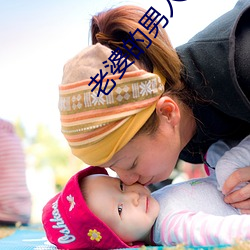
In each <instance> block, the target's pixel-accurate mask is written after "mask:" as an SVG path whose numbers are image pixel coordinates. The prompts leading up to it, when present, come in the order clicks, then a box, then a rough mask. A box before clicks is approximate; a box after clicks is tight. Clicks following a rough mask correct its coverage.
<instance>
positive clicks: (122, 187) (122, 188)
mask: <svg viewBox="0 0 250 250" xmlns="http://www.w3.org/2000/svg"><path fill="white" fill-rule="evenodd" d="M120 189H121V191H124V186H123V182H122V181H121V180H120Z"/></svg>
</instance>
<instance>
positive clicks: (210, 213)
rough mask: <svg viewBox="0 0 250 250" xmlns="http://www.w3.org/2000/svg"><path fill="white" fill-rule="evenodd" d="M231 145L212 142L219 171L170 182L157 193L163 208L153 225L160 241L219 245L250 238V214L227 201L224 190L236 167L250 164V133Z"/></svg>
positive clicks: (155, 238)
mask: <svg viewBox="0 0 250 250" xmlns="http://www.w3.org/2000/svg"><path fill="white" fill-rule="evenodd" d="M229 149H230V148H229V147H228V145H227V144H225V143H223V142H222V141H219V142H217V143H215V144H214V145H213V146H211V148H210V149H209V151H208V154H207V161H208V163H209V164H210V165H211V166H215V165H216V171H213V170H211V172H210V176H209V177H206V178H200V179H194V180H189V181H187V182H183V183H178V184H174V185H169V186H166V187H164V188H161V189H160V190H157V191H155V192H154V193H153V196H154V197H155V198H156V199H157V200H158V201H159V203H160V208H161V209H160V215H159V216H158V218H157V220H156V223H155V226H154V229H153V241H154V243H155V244H156V245H165V246H172V245H176V244H180V243H184V244H186V245H188V246H215V245H221V244H233V243H234V242H235V241H236V240H239V239H240V240H250V215H242V214H240V212H239V211H238V210H237V209H235V208H233V207H232V206H231V205H228V204H226V203H225V202H224V201H223V197H224V195H223V194H222V192H221V191H220V190H221V187H222V185H223V183H224V182H225V180H226V179H227V177H228V176H229V175H230V174H231V173H232V172H233V171H235V170H236V169H238V168H241V167H246V166H249V163H250V136H248V137H246V138H245V139H244V140H243V141H242V142H240V143H239V144H238V145H237V146H236V147H233V148H232V149H231V150H229ZM228 150H229V151H228ZM225 151H227V152H226V153H225V154H224V155H223V153H224V152H225ZM221 155H223V156H222V157H221ZM216 163H217V164H216Z"/></svg>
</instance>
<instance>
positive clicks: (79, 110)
mask: <svg viewBox="0 0 250 250" xmlns="http://www.w3.org/2000/svg"><path fill="white" fill-rule="evenodd" d="M112 53H114V52H113V51H111V50H110V49H109V48H107V47H105V46H103V45H101V44H96V45H92V46H90V47H88V48H86V49H84V50H83V51H81V52H80V53H79V54H78V55H76V56H75V57H74V58H73V59H71V60H70V61H69V62H68V63H67V64H66V65H65V67H64V74H63V81H62V84H61V85H60V86H59V93H60V98H59V110H60V114H61V125H62V133H63V134H64V136H65V138H66V139H67V141H68V143H69V145H70V147H71V150H72V152H73V154H74V155H76V156H77V157H78V158H80V159H81V160H83V162H85V163H86V164H89V165H95V166H97V165H100V164H103V163H105V162H107V161H108V160H110V159H111V158H112V156H113V155H114V154H115V153H116V152H117V151H119V150H120V149H121V148H122V147H123V146H125V145H126V144H127V143H128V142H129V141H130V140H131V139H132V138H133V136H134V135H135V134H136V133H137V132H138V131H139V129H140V128H141V127H142V126H143V125H144V124H145V122H146V121H147V120H148V118H149V117H150V116H151V114H152V113H153V111H154V110H155V106H156V103H157V101H158V99H159V97H160V96H161V95H162V93H163V92H164V85H163V84H164V83H165V81H164V80H161V78H160V77H159V75H158V74H153V73H149V72H146V71H144V70H139V69H138V68H137V67H136V66H135V65H134V64H131V65H130V66H129V67H128V68H127V69H126V73H124V74H123V73H122V74H121V73H120V74H119V72H118V74H111V73H110V72H108V71H109V70H107V69H106V68H107V66H105V64H104V63H105V61H106V62H107V59H108V58H109V57H110V55H111V54H112ZM129 64H130V61H128V60H127V65H129ZM112 66H113V65H112ZM116 67H118V66H116ZM101 70H102V72H108V74H107V75H106V76H105V77H104V79H103V81H102V85H103V86H104V85H105V83H106V81H107V80H109V83H108V87H107V89H106V93H107V92H109V94H108V95H105V94H103V93H102V92H100V93H98V87H96V88H95V89H94V91H92V90H93V88H94V87H95V84H94V83H93V84H90V82H91V77H92V79H93V78H95V76H96V75H97V74H98V73H100V72H101ZM102 74H103V75H104V73H102ZM100 77H101V73H100ZM100 77H99V78H96V80H97V79H100ZM112 80H114V81H115V83H116V86H115V85H114V84H113V82H112ZM89 84H90V85H89ZM113 86H115V87H114V88H113ZM111 88H113V89H112V90H111ZM98 95H99V96H98Z"/></svg>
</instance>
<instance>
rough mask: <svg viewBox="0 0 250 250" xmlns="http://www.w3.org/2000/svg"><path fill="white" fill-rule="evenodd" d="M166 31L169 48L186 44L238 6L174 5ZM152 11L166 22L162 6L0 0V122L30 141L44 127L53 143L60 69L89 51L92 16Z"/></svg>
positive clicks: (135, 0) (202, 1)
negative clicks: (19, 128)
mask: <svg viewBox="0 0 250 250" xmlns="http://www.w3.org/2000/svg"><path fill="white" fill-rule="evenodd" d="M171 2H172V5H173V13H174V14H173V17H172V18H171V19H170V20H169V24H168V26H167V27H166V28H165V29H166V31H167V33H168V34H169V37H170V40H171V42H172V44H173V46H174V47H176V46H178V45H181V44H183V43H185V42H186V41H188V40H189V39H190V38H191V37H192V36H193V35H195V34H196V33H197V32H199V31H200V30H202V29H203V28H205V27H206V26H207V25H208V24H209V23H210V22H211V21H213V20H214V19H216V18H217V17H219V16H220V15H222V14H223V13H225V12H226V11H228V10H230V9H231V8H233V6H234V5H235V3H236V2H237V0H186V1H179V2H177V1H174V0H171ZM125 4H134V5H139V6H142V7H144V8H145V9H146V10H147V9H149V7H151V6H152V7H154V8H155V9H156V10H157V11H159V12H160V13H161V15H165V16H166V17H169V7H168V4H167V1H166V0H154V1H153V0H151V1H149V0H130V1H126V0H123V1H117V0H91V1H89V0H43V1H41V0H36V1H34V0H9V1H3V0H0V86H1V88H0V118H3V119H6V120H9V121H11V122H15V121H16V120H17V119H20V120H21V121H22V123H23V125H24V127H25V129H26V132H27V133H28V134H29V135H34V133H35V132H36V127H37V124H44V125H45V126H47V127H48V129H49V130H50V131H51V132H52V133H53V134H54V135H55V136H57V137H58V138H62V134H61V132H60V117H59V111H58V85H59V84H60V83H61V79H62V72H63V65H64V64H65V63H66V62H67V60H69V59H70V58H71V57H73V56H74V55H75V54H77V53H78V52H79V51H81V50H82V49H83V48H85V47H87V46H89V45H90V44H91V41H90V39H89V22H90V19H91V16H92V15H94V14H96V13H98V12H100V11H102V10H104V9H106V8H111V7H115V6H119V5H125Z"/></svg>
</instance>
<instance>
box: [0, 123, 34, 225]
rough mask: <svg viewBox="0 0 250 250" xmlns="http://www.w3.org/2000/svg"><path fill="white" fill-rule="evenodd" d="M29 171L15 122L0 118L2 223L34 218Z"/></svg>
mask: <svg viewBox="0 0 250 250" xmlns="http://www.w3.org/2000/svg"><path fill="white" fill-rule="evenodd" d="M25 172H26V163H25V155H24V152H23V148H22V145H21V140H20V138H19V137H18V136H17V135H16V133H15V131H14V128H13V126H12V124H11V123H9V122H8V121H5V120H2V119H0V224H1V223H3V222H11V223H15V222H21V223H28V222H29V220H30V213H31V197H30V193H29V191H28V188H27V185H26V174H25Z"/></svg>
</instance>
